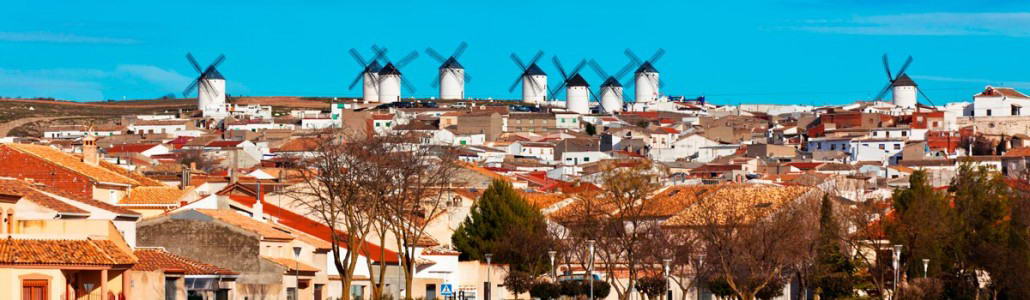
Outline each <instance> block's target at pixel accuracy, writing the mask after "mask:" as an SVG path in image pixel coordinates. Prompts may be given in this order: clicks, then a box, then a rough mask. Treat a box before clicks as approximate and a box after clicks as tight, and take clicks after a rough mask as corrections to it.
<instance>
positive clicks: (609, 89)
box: [590, 59, 635, 114]
mask: <svg viewBox="0 0 1030 300" xmlns="http://www.w3.org/2000/svg"><path fill="white" fill-rule="evenodd" d="M634 65H635V64H634V63H633V62H632V61H631V62H629V63H627V64H626V66H624V67H622V69H621V70H619V72H617V73H615V74H614V75H608V72H605V71H604V68H601V65H600V64H598V63H597V61H595V60H593V59H591V60H590V68H592V69H594V72H596V73H597V76H600V77H601V78H604V83H602V84H601V87H600V89H599V92H598V93H597V94H595V95H601V96H600V99H598V101H597V102H598V103H600V105H601V110H602V111H604V112H606V113H609V114H611V113H615V112H620V111H622V109H623V99H624V98H623V92H622V91H623V88H622V83H620V82H619V80H622V78H623V77H626V74H628V73H629V71H631V70H633V66H634ZM595 98H597V97H596V96H595Z"/></svg>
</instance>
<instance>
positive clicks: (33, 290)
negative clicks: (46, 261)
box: [21, 279, 47, 300]
mask: <svg viewBox="0 0 1030 300" xmlns="http://www.w3.org/2000/svg"><path fill="white" fill-rule="evenodd" d="M21 299H22V300H45V299H47V282H46V280H39V279H26V280H23V281H22V282H21Z"/></svg>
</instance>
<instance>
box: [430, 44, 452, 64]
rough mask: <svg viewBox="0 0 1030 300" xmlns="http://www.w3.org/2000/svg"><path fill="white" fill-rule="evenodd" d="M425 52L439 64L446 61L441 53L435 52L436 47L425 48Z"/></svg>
mask: <svg viewBox="0 0 1030 300" xmlns="http://www.w3.org/2000/svg"><path fill="white" fill-rule="evenodd" d="M426 54H428V55H429V56H430V57H432V58H433V59H435V60H437V61H439V62H440V63H441V64H442V63H444V62H445V61H447V59H446V58H444V57H443V55H440V52H436V49H433V48H426Z"/></svg>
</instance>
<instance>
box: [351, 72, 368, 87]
mask: <svg viewBox="0 0 1030 300" xmlns="http://www.w3.org/2000/svg"><path fill="white" fill-rule="evenodd" d="M364 76H365V72H361V73H358V76H357V77H354V81H351V83H350V85H349V86H347V89H348V90H353V89H354V86H356V85H358V82H360V81H361V78H362V77H364Z"/></svg>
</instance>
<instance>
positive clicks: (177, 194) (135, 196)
mask: <svg viewBox="0 0 1030 300" xmlns="http://www.w3.org/2000/svg"><path fill="white" fill-rule="evenodd" d="M192 189H193V187H189V188H187V189H186V190H182V189H179V188H177V187H172V186H141V187H137V188H134V189H132V190H131V191H130V192H129V195H128V196H126V197H124V198H122V200H120V201H118V204H123V205H124V204H130V205H140V204H150V205H176V204H179V199H181V198H182V196H183V195H186V193H187V192H189V191H190V190H192Z"/></svg>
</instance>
